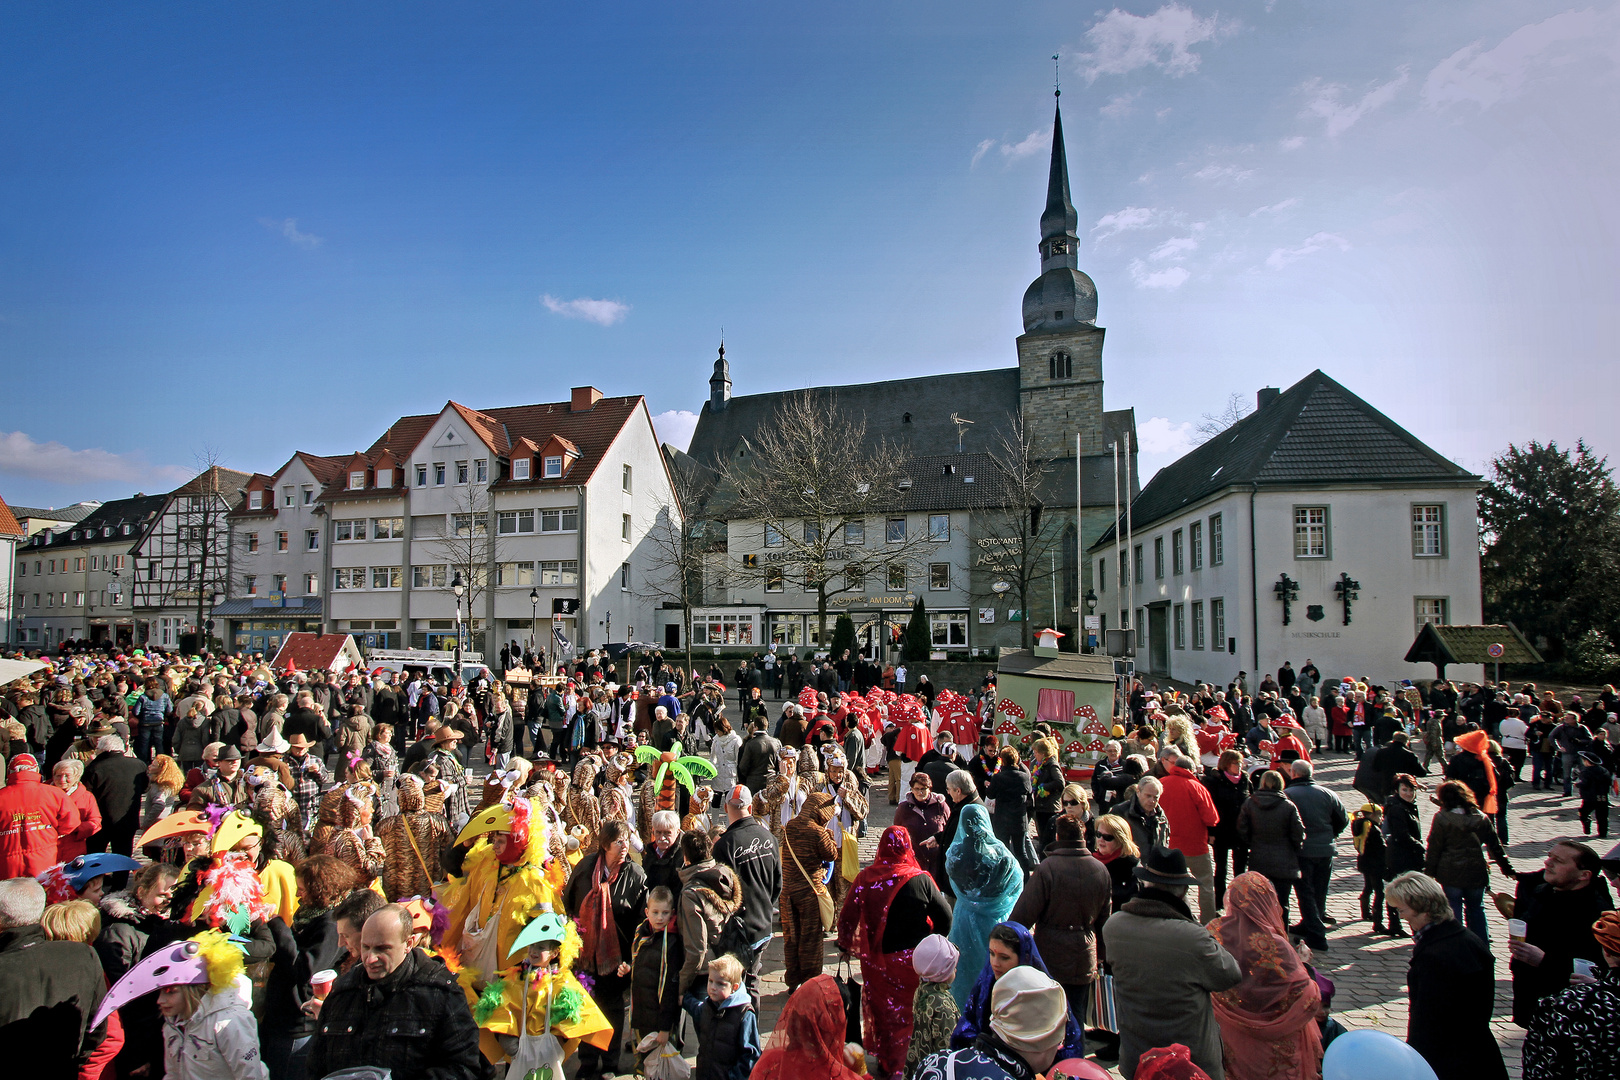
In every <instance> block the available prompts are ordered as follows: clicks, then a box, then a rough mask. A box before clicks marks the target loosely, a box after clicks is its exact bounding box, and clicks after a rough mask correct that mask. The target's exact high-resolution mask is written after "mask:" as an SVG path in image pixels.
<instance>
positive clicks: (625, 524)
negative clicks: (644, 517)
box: [619, 514, 631, 544]
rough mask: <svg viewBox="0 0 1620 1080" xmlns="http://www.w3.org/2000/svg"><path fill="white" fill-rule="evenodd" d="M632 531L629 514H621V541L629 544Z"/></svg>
mask: <svg viewBox="0 0 1620 1080" xmlns="http://www.w3.org/2000/svg"><path fill="white" fill-rule="evenodd" d="M630 531H631V525H630V515H629V514H620V515H619V539H620V540H623V541H624V542H625V543H627V544H628V543H629V542H630Z"/></svg>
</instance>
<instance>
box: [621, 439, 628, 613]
mask: <svg viewBox="0 0 1620 1080" xmlns="http://www.w3.org/2000/svg"><path fill="white" fill-rule="evenodd" d="M629 467H630V466H628V465H626V466H625V468H626V469H628V468H629ZM619 591H620V592H629V591H630V564H629V563H627V562H622V563H620V564H619Z"/></svg>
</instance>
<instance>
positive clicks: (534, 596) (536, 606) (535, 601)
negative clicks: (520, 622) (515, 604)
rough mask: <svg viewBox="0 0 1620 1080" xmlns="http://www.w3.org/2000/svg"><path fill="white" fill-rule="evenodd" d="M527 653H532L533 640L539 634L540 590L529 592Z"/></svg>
mask: <svg viewBox="0 0 1620 1080" xmlns="http://www.w3.org/2000/svg"><path fill="white" fill-rule="evenodd" d="M529 607H530V609H531V610H530V612H529V651H530V652H534V638H535V635H536V634H538V633H539V632H540V590H539V589H530V590H529Z"/></svg>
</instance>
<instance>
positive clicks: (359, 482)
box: [349, 469, 366, 491]
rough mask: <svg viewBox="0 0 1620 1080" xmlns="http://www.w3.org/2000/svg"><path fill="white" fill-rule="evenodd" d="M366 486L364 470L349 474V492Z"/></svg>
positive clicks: (356, 470)
mask: <svg viewBox="0 0 1620 1080" xmlns="http://www.w3.org/2000/svg"><path fill="white" fill-rule="evenodd" d="M365 486H366V470H364V469H355V470H353V471H351V472H350V473H349V490H350V491H359V490H360V489H361V488H363V487H365Z"/></svg>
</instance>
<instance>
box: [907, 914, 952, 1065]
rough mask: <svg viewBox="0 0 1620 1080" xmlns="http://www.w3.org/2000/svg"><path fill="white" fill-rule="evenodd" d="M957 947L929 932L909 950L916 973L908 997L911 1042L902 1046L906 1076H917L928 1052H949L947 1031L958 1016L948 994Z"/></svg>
mask: <svg viewBox="0 0 1620 1080" xmlns="http://www.w3.org/2000/svg"><path fill="white" fill-rule="evenodd" d="M958 956H959V953H958V952H957V948H956V946H955V945H952V944H951V943H950V941H949V940H948V939H947V938H944V937H942V936H940V935H939V934H929V935H928V936H927V937H925V938H923V939H922V940H921V941H919V942H918V943H917V947H916V948H915V949H914V950H912V953H911V966H912V967H913V968H914V969H916V972H917V979H918V982H917V995H916V997H914V998H913V999H912V1005H911V1014H912V1018H913V1019H912V1025H911V1042H910V1043H909V1044H908V1045H907V1046H906V1076H907V1077H914V1076H916V1075H917V1070H918V1068H919V1066H921V1065H922V1063H923V1062H924V1061H925V1060H926V1059H927V1058H928V1056H929V1055H930V1054H934V1053H938V1052H939V1051H949V1050H950V1048H951V1032H953V1031H955V1030H956V1024H957V1022H958V1021H959V1020H961V1018H962V1010H961V1009H959V1008H957V1007H956V999H955V998H954V997H952V996H951V983H952V982H953V981H954V980H955V979H956V961H957V958H958Z"/></svg>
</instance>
